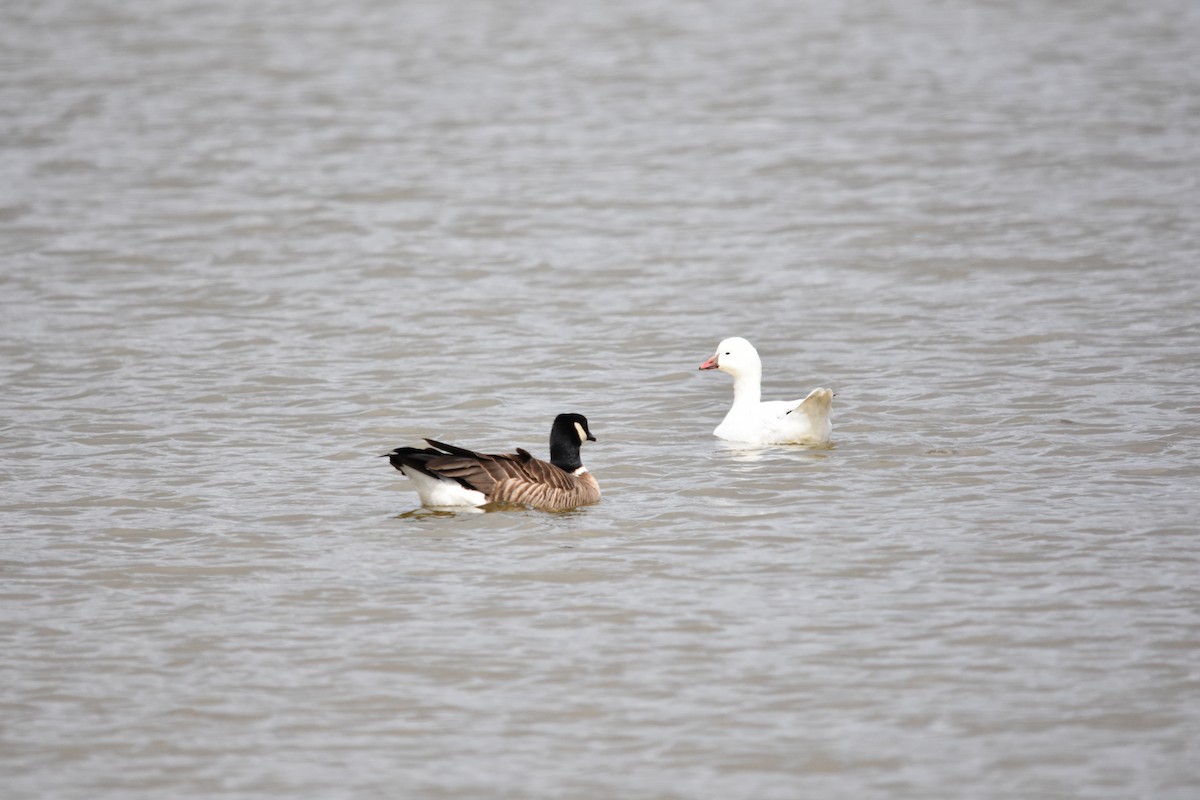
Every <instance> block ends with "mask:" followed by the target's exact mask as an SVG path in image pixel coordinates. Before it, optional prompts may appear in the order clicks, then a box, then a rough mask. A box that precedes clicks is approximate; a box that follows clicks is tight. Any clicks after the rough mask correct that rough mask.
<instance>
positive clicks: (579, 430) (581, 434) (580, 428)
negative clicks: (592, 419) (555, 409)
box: [575, 422, 587, 442]
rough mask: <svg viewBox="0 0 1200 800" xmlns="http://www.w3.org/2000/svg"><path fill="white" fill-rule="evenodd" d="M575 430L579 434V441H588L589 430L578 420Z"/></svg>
mask: <svg viewBox="0 0 1200 800" xmlns="http://www.w3.org/2000/svg"><path fill="white" fill-rule="evenodd" d="M575 432H576V433H578V434H579V441H581V442H586V441H587V431H585V430H584V429H583V426H582V425H580V424H579V423H578V422H576V423H575Z"/></svg>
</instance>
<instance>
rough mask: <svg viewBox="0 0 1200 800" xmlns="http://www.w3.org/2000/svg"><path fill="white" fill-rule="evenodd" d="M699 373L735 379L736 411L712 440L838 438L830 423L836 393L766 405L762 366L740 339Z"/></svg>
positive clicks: (805, 441)
mask: <svg viewBox="0 0 1200 800" xmlns="http://www.w3.org/2000/svg"><path fill="white" fill-rule="evenodd" d="M700 369H705V370H707V369H719V370H721V371H722V372H728V373H729V374H730V375H732V376H733V405H732V406H731V407H730V409H729V413H727V414H726V415H725V419H724V420H722V421H721V424H720V425H718V426H717V427H716V430H714V431H713V434H714V435H715V436H717V437H719V438H721V439H726V440H728V441H731V442H749V443H751V444H810V445H815V444H825V443H827V442H828V441H829V437H830V435H831V434H832V433H833V423H832V422H831V421H830V419H829V414H830V410H831V408H832V404H833V391H832V390H831V389H825V388H818V389H813V390H812V391H811V392H809V393H808V396H807V397H805V398H804V399H803V400H767V401H763V399H762V360H761V359H760V358H759V357H758V351H757V350H755V349H754V345H752V344H750V342H748V341H746V340H745V339H743V338H742V337H740V336H734V337H732V338H730V339H725V340H724V341H722V342H721V344H720V345H718V346H717V352H716V353H714V354H713V357H712V358H710V359H708V360H707V361H705V362H704V363H703V364H701V365H700Z"/></svg>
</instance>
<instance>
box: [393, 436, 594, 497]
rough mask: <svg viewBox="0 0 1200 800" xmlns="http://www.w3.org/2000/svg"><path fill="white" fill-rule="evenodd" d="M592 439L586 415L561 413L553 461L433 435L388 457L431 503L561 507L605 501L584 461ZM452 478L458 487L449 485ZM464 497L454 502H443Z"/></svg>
mask: <svg viewBox="0 0 1200 800" xmlns="http://www.w3.org/2000/svg"><path fill="white" fill-rule="evenodd" d="M587 440H591V441H595V437H594V436H592V435H591V433H590V431H589V430H588V427H587V420H586V419H585V418H584V417H582V416H581V415H579V414H560V415H559V416H558V417H557V418H556V419H555V421H554V427H552V428H551V432H550V453H551V460H550V461H543V460H541V459H540V458H535V457H534V456H533V455H531V454H530V453H529V452H528V451H526V450H523V449H521V448H517V451H516V452H515V453H498V454H497V453H479V452H475V451H474V450H467V449H465V448H462V447H457V446H455V445H451V444H445V443H443V442H438V441H435V440H433V439H426V440H425V441H426V442H427V443H428V444H429V445H430V446H429V447H426V448H418V447H398V448H396V449H395V450H394V451H392V452H391V453H389V454H388V457H389V460H390V461H391V463H392V466H394V467H395V468H396V469H398V470H400V471H401V472H402V473H404V474H405V475H407V476H408V477H409V478H412V479H413V481H414V483H416V485H417V491H418V492H419V493H420V494H421V499H422V502H424V503H425V504H426V505H436V506H441V505H483V504H486V503H518V504H522V505H529V506H533V507H534V508H539V509H543V510H546V511H562V510H566V509H570V508H575V507H577V506H583V505H590V504H592V503H598V502H599V501H600V485H599V484H598V483H597V482H596V479H595V477H593V476H592V474H591V473H589V472H588V471H587V469H586V468H585V467H584V466H583V465H582V464H581V463H580V462H579V446H580V444H582V442H584V441H587ZM429 479H432V481H431V480H429ZM447 482H452V483H454V484H457V486H451V487H448V486H447V485H446V484H447ZM459 487H461V489H459ZM451 490H457V491H451ZM460 496H461V498H462V499H461V500H458V499H455V501H454V502H452V503H448V502H445V500H444V498H446V497H454V498H458V497H460ZM438 498H440V499H438Z"/></svg>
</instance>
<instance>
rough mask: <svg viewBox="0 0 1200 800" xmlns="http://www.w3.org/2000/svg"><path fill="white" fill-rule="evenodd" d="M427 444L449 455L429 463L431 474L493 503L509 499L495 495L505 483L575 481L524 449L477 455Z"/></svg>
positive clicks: (436, 444) (453, 448)
mask: <svg viewBox="0 0 1200 800" xmlns="http://www.w3.org/2000/svg"><path fill="white" fill-rule="evenodd" d="M425 441H427V442H429V444H430V445H432V446H433V447H435V448H437V449H438V450H440V451H442V452H443V453H445V454H446V455H441V456H437V457H435V458H432V459H430V460H429V462H428V468H429V471H430V472H433V473H436V474H437V475H440V476H442V477H445V478H451V479H453V480H456V481H458V482H459V483H461V484H463V485H464V486H467V487H469V488H472V489H477V490H479V491H481V492H483V493H484V494H485V495H487V496H488V497H489V498H490V499H492V500H500V501H504V500H505V498H504V497H496V496H495V492H496V487H497V485H499V484H501V483H504V484H510V483H516V484H529V483H539V482H553V483H554V485H555V486H558V485H559V484H560V483H561V482H562V481H563V479H564V478H565V479H568V480H569V479H570V478H571V476H570V475H568V474H567V473H565V472H563V471H562V470H561V469H559V468H558V467H556V466H554V465H553V464H548V463H546V462H545V461H541V460H539V459H536V458H534V457H533V456H532V455H530V454H529V453H528V452H526V451H525V450H522V449H520V448H518V449H517V452H516V453H502V454H496V453H477V452H475V451H473V450H466V449H464V448H462V447H455V446H454V445H450V444H445V443H443V442H438V441H434V440H433V439H426V440H425Z"/></svg>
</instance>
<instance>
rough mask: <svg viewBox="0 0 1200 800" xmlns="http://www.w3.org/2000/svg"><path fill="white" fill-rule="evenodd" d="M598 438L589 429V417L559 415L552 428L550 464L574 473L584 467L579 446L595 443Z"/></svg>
mask: <svg viewBox="0 0 1200 800" xmlns="http://www.w3.org/2000/svg"><path fill="white" fill-rule="evenodd" d="M594 441H596V437H595V436H592V431H591V429H590V428H588V421H587V417H585V416H583V415H582V414H559V415H558V416H557V417H555V418H554V425H553V426H551V428H550V463H551V464H554V465H555V466H556V467H560V468H561V469H564V470H566V471H567V472H574V471H575V470H577V469H579V468H580V467H582V466H583V462H581V461H580V460H579V446H580V445H582V444H583V443H584V442H594Z"/></svg>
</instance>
